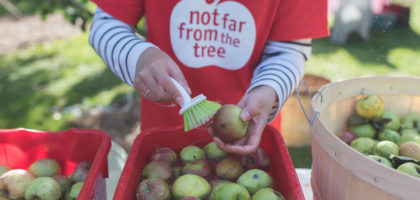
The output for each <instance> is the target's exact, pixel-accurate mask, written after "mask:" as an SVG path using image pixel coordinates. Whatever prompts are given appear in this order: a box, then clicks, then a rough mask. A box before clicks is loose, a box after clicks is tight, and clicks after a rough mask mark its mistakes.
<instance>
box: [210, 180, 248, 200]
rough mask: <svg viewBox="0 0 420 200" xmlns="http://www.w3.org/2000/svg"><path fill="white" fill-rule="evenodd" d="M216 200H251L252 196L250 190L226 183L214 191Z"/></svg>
mask: <svg viewBox="0 0 420 200" xmlns="http://www.w3.org/2000/svg"><path fill="white" fill-rule="evenodd" d="M213 199H215V200H249V199H251V195H250V194H249V192H248V190H246V188H245V187H244V186H242V185H239V184H237V183H226V184H223V185H222V186H220V187H219V188H218V189H217V190H216V191H214V197H213Z"/></svg>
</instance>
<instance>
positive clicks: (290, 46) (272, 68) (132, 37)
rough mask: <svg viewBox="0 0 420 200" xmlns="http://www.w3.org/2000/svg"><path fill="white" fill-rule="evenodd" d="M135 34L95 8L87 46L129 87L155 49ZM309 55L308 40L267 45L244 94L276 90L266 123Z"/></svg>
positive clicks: (290, 89)
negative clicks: (260, 88) (144, 57)
mask: <svg viewBox="0 0 420 200" xmlns="http://www.w3.org/2000/svg"><path fill="white" fill-rule="evenodd" d="M135 30H136V29H135V27H133V26H130V25H128V24H126V23H124V22H122V21H120V20H118V19H115V18H114V17H112V16H111V15H109V14H108V13H106V12H104V11H102V10H101V9H100V8H98V9H97V11H96V13H95V15H94V17H93V23H92V27H91V31H90V35H89V42H90V44H91V45H92V47H93V48H94V49H95V51H96V52H97V53H98V55H99V56H100V57H101V58H102V59H103V61H104V62H105V64H106V65H107V66H108V67H109V68H110V69H111V70H112V72H113V73H114V74H115V75H116V76H118V77H119V78H120V79H121V80H123V81H124V82H126V83H127V84H129V85H131V86H132V85H133V81H134V74H135V70H136V64H137V61H138V58H139V57H140V55H141V54H142V53H143V52H144V51H145V50H146V49H148V48H150V47H156V46H155V45H153V44H152V43H150V42H147V41H145V40H143V39H141V38H140V37H139V36H138V35H137V34H136V32H135ZM156 48H157V47H156ZM310 53H311V42H310V40H309V39H308V40H300V41H293V42H292V41H291V42H278V41H268V42H267V43H266V45H265V48H264V51H263V55H262V58H261V62H260V63H259V65H258V66H257V67H256V68H255V70H254V74H253V78H252V80H251V84H250V87H249V88H248V90H247V92H249V91H251V90H252V89H253V88H255V87H257V86H261V85H267V86H270V87H272V88H273V89H274V90H275V92H276V94H277V96H278V101H276V105H274V106H273V112H272V113H271V114H270V117H269V119H270V120H269V121H271V120H272V119H274V117H275V116H276V115H277V113H278V112H279V110H280V108H281V107H282V105H283V104H284V102H285V101H286V99H287V98H288V97H289V96H290V95H291V94H292V92H293V91H294V90H295V88H296V87H297V85H298V83H299V82H300V80H301V79H302V77H303V74H304V65H305V60H307V59H308V58H309V56H310Z"/></svg>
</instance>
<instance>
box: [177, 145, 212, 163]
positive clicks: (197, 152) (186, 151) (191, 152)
mask: <svg viewBox="0 0 420 200" xmlns="http://www.w3.org/2000/svg"><path fill="white" fill-rule="evenodd" d="M180 157H181V160H182V162H183V163H184V164H187V163H189V162H192V161H195V160H205V159H206V152H205V151H204V150H203V149H201V148H200V147H198V146H194V145H189V146H186V147H184V148H183V149H182V150H181V152H180Z"/></svg>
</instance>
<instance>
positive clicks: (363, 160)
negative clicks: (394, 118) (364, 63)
mask: <svg viewBox="0 0 420 200" xmlns="http://www.w3.org/2000/svg"><path fill="white" fill-rule="evenodd" d="M361 94H378V95H380V96H381V97H382V98H383V100H384V103H385V109H386V110H389V111H392V112H395V113H396V114H398V115H400V116H401V115H403V114H406V113H409V112H416V113H420V78H414V77H366V78H357V79H350V80H344V81H338V82H334V83H329V84H327V85H325V86H324V87H322V88H321V89H320V90H319V92H318V93H317V94H316V95H314V97H313V98H312V101H311V111H310V113H311V115H310V116H309V118H308V119H309V121H310V124H311V134H312V135H311V141H312V162H313V166H312V176H311V185H312V190H313V193H314V199H317V200H321V199H322V200H342V199H348V200H358V199H364V200H391V199H404V200H418V199H420V178H415V177H412V176H409V175H406V174H403V173H401V172H399V171H397V170H396V169H392V168H389V167H385V166H383V165H381V164H379V163H377V162H375V161H372V160H370V159H369V158H367V157H366V156H364V155H362V154H361V153H359V152H357V151H356V150H354V149H352V148H351V147H350V146H348V145H347V144H345V143H344V142H343V141H341V140H340V139H339V137H337V136H336V135H335V134H338V133H340V131H342V130H343V129H345V128H346V121H347V118H348V117H349V116H350V115H351V114H353V113H354V112H355V102H356V97H358V96H360V95H361Z"/></svg>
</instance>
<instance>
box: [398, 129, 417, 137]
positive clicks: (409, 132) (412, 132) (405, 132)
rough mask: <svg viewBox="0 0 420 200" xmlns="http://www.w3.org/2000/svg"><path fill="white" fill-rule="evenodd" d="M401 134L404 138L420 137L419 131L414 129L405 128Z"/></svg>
mask: <svg viewBox="0 0 420 200" xmlns="http://www.w3.org/2000/svg"><path fill="white" fill-rule="evenodd" d="M400 134H401V136H403V135H419V133H418V132H417V130H416V129H413V128H403V129H401V130H400ZM419 136H420V135H419Z"/></svg>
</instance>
